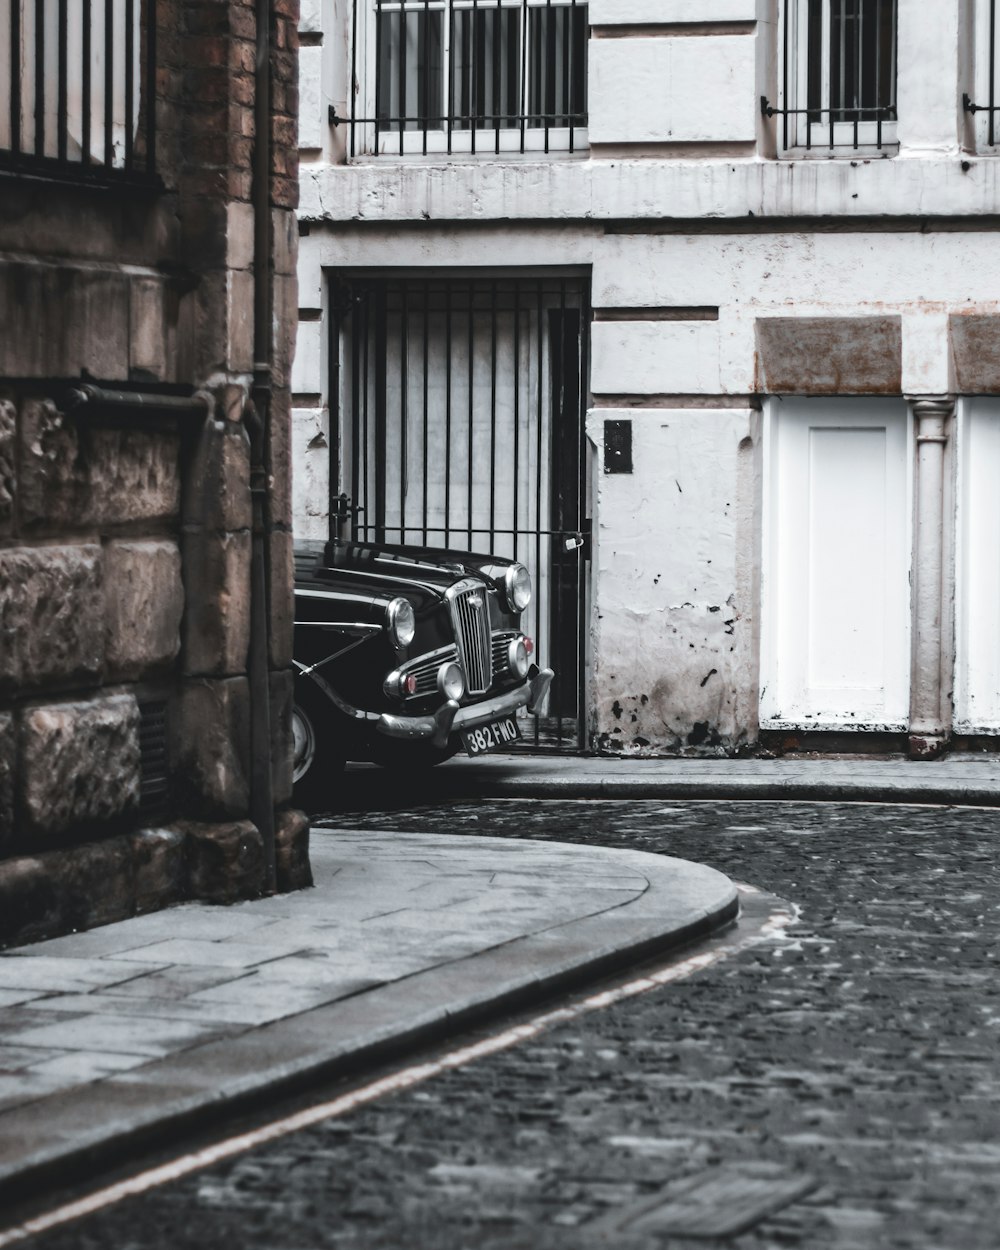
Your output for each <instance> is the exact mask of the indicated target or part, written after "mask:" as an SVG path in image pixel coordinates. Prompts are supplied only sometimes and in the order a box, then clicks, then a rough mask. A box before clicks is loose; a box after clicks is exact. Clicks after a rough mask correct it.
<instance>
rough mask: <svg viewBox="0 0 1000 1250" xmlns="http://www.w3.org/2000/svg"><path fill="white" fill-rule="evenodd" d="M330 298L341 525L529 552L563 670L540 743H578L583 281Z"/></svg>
mask: <svg viewBox="0 0 1000 1250" xmlns="http://www.w3.org/2000/svg"><path fill="white" fill-rule="evenodd" d="M339 294H340V298H339V299H338V300H335V301H334V302H335V304H336V306H337V307H338V308H339V312H340V316H339V318H338V321H337V325H338V331H337V333H338V337H339V342H337V343H335V344H334V345H333V348H334V350H333V351H332V352H331V359H332V360H334V361H335V362H337V370H336V371H337V372H339V385H338V386H336V387H333V386H332V387H331V390H336V392H338V393H337V394H336V395H334V396H332V399H333V400H334V402H337V403H339V405H340V419H339V421H336V422H334V423H333V424H334V425H335V427H338V428H339V437H338V438H337V439H335V440H331V474H330V482H331V531H332V532H333V533H334V534H335V535H336V534H339V535H340V536H341V537H345V536H349V535H350V536H353V537H355V538H356V539H358V540H361V541H365V540H367V541H373V542H390V543H396V542H398V543H411V544H423V545H429V546H432V547H451V548H459V549H462V550H470V551H488V552H493V553H495V554H497V555H500V556H506V557H510V558H513V559H518V560H521V561H523V562H524V563H525V564H527V565H528V567H529V568H530V570H531V574H532V579H533V581H534V586H535V594H534V598H533V602H532V605H531V606H530V607H529V608H528V616H529V618H530V620H529V621H528V623H527V624H526V629H527V632H529V633H530V634H531V635H532V637H533V638H534V639H535V643H536V648H537V655H538V658H539V661H540V663H542V664H551V666H552V667H553V668H554V669H555V671H556V678H555V681H554V682H553V685H552V690H551V693H550V696H549V706H548V715H547V716H546V717H545V718H542V719H540V720H539V722H538V724H537V727H536V729H535V731H534V737H533V741H532V742H531V745H532V746H534V747H542V746H546V747H549V746H551V747H556V748H562V749H566V750H578V749H582V748H583V746H584V745H585V740H586V739H585V732H584V710H585V709H584V688H583V680H584V678H583V674H584V658H585V624H586V619H587V617H586V602H587V597H588V585H587V581H588V569H589V563H588V562H589V556H590V535H589V522H588V520H587V518H588V515H589V510H590V507H589V503H590V501H589V474H588V464H587V456H586V445H585V440H584V437H583V426H584V416H585V413H586V408H587V400H588V377H589V359H588V344H589V326H590V310H589V296H588V292H587V288H586V285H585V283H584V281H583V280H582V279H580V278H568V277H551V276H537V277H519V278H516V279H511V278H501V277H481V276H476V277H448V278H441V277H424V276H421V277H392V278H386V277H371V276H360V277H356V278H351V279H348V280H347V281H346V285H345V286H343V287H342V288H341V290H340V292H339Z"/></svg>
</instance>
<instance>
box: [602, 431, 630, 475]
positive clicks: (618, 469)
mask: <svg viewBox="0 0 1000 1250" xmlns="http://www.w3.org/2000/svg"><path fill="white" fill-rule="evenodd" d="M604 472H605V473H631V472H632V422H631V421H605V422H604Z"/></svg>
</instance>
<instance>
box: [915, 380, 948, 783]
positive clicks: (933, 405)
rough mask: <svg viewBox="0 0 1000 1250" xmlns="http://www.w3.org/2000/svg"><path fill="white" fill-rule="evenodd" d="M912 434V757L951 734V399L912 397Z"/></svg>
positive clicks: (929, 752)
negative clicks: (948, 449)
mask: <svg viewBox="0 0 1000 1250" xmlns="http://www.w3.org/2000/svg"><path fill="white" fill-rule="evenodd" d="M911 405H912V411H913V418H914V425H915V435H916V471H915V481H914V500H915V508H914V527H913V599H912V623H913V628H912V635H911V644H910V647H911V651H910V655H911V671H910V731H909V752H910V757H911V758H912V759H930V758H933V757H934V756H936V755H938V754H939V753H940V752H941V750H942V749H943V748H944V747H945V745H946V744H947V742H948V739H949V738H950V736H951V707H950V700H949V685H950V682H949V681H948V671H949V665H948V663H947V661H946V657H945V641H946V634H947V636H950V630H948V631H946V628H945V626H946V615H945V614H946V607H945V586H946V582H947V579H946V560H947V558H948V549H949V547H948V544H947V542H946V537H945V535H946V525H945V521H946V518H945V506H944V503H945V497H946V479H945V470H946V458H945V447H946V444H947V443H948V439H949V437H950V427H951V420H952V417H953V415H954V412H955V401H954V399H952V398H949V397H938V398H927V399H914V400H911Z"/></svg>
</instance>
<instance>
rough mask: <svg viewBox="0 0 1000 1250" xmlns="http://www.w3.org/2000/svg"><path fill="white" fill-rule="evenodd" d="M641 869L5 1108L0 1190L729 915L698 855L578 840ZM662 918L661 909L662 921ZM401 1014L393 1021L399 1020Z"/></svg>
mask: <svg viewBox="0 0 1000 1250" xmlns="http://www.w3.org/2000/svg"><path fill="white" fill-rule="evenodd" d="M590 849H591V850H592V851H593V852H594V853H599V854H600V855H602V856H608V857H613V858H615V859H617V860H618V861H619V862H620V863H622V864H623V866H627V867H629V868H631V869H633V870H634V869H636V868H637V867H639V866H640V865H641V871H642V873H643V875H644V877H645V878H646V881H647V888H646V890H645V891H644V892H643V893H642V894H641V895H639V896H638V897H637V898H633V899H632V900H631V901H629V902H627V903H624V904H621V905H619V906H618V907H616V908H613V909H608V910H604V911H601V912H598V913H595V914H593V915H590V916H586V917H583V918H580V919H578V920H571V921H568V922H566V923H565V924H561V925H558V926H556V927H555V928H553V929H548V930H542V931H540V932H537V933H534V934H529V935H526V936H524V937H520V938H516V939H514V940H513V941H510V942H507V943H503V944H501V945H499V946H496V947H493V948H490V949H488V950H485V951H482V952H479V953H477V954H473V955H470V956H467V957H465V958H464V959H459V960H455V961H452V962H450V963H446V964H442V965H439V966H438V967H436V968H432V969H429V970H427V971H424V972H419V973H416V974H414V975H412V976H410V977H407V978H403V979H400V980H398V981H395V982H392V983H389V984H387V985H384V986H382V987H380V988H378V989H375V990H372V991H369V992H367V993H361V994H357V995H355V996H353V997H351V998H347V999H342V1000H339V1001H337V1002H333V1003H330V1004H327V1005H324V1006H321V1007H317V1008H314V1009H312V1010H310V1011H307V1012H302V1013H300V1014H298V1015H296V1016H291V1017H286V1018H285V1019H283V1020H279V1021H275V1022H273V1023H272V1024H268V1025H264V1026H261V1027H258V1028H253V1029H250V1030H248V1031H247V1032H246V1033H244V1034H240V1035H239V1036H237V1037H235V1038H227V1039H223V1040H216V1041H212V1042H208V1043H205V1044H203V1045H200V1046H195V1047H191V1048H189V1049H188V1050H185V1051H181V1052H179V1053H177V1054H175V1055H172V1056H169V1057H167V1058H165V1059H162V1060H159V1061H157V1062H156V1063H154V1064H152V1065H149V1066H148V1067H147V1068H146V1069H145V1076H146V1077H147V1078H148V1077H149V1075H150V1073H151V1072H153V1070H154V1069H155V1072H154V1075H155V1080H154V1081H152V1082H150V1081H149V1080H148V1079H147V1080H146V1081H145V1083H143V1084H140V1083H139V1082H138V1081H137V1080H135V1079H130V1078H129V1074H127V1073H125V1074H122V1075H121V1076H117V1077H111V1078H107V1079H105V1080H103V1081H100V1082H97V1083H92V1084H91V1085H86V1086H81V1087H78V1088H76V1089H74V1090H71V1091H69V1092H67V1093H66V1094H65V1095H62V1096H59V1097H58V1098H56V1097H53V1098H51V1099H46V1104H47V1105H46V1107H45V1115H44V1117H43V1120H44V1128H45V1133H46V1137H47V1140H46V1141H44V1142H40V1141H39V1119H40V1117H39V1114H38V1111H37V1109H35V1108H34V1107H33V1105H32V1104H27V1105H26V1106H25V1107H24V1108H23V1111H22V1110H21V1109H20V1108H19V1109H15V1110H14V1111H12V1112H9V1113H7V1115H6V1116H5V1117H4V1118H5V1120H6V1121H7V1123H6V1124H5V1126H4V1128H5V1135H6V1136H7V1137H8V1139H10V1137H12V1136H15V1137H16V1135H17V1133H18V1131H19V1129H20V1131H22V1132H23V1141H24V1142H26V1143H30V1142H32V1141H34V1142H35V1143H36V1144H35V1146H34V1148H33V1149H31V1150H30V1151H29V1152H28V1153H26V1154H24V1155H23V1156H21V1157H19V1158H15V1159H11V1160H8V1161H6V1162H4V1163H0V1198H3V1199H7V1200H11V1199H17V1200H23V1199H24V1198H25V1197H27V1196H29V1195H30V1194H31V1193H32V1192H33V1191H38V1190H39V1189H41V1188H43V1187H44V1186H46V1185H48V1184H50V1183H58V1184H59V1185H65V1184H66V1183H67V1182H71V1181H79V1180H81V1179H83V1178H84V1177H86V1176H87V1175H88V1174H92V1173H94V1172H95V1171H97V1170H98V1169H101V1168H106V1167H108V1166H111V1165H114V1164H115V1163H118V1162H120V1161H121V1160H122V1159H123V1158H125V1157H126V1156H128V1155H134V1154H135V1153H136V1152H138V1151H140V1150H143V1149H148V1148H150V1147H152V1146H155V1145H157V1144H158V1143H159V1144H162V1143H163V1142H164V1141H165V1139H167V1138H168V1137H170V1136H171V1135H174V1134H178V1133H180V1132H182V1131H183V1132H190V1131H192V1130H197V1129H203V1128H207V1127H209V1126H211V1125H213V1124H215V1123H217V1121H218V1119H219V1118H220V1116H223V1115H230V1114H233V1113H236V1112H245V1111H248V1110H251V1109H253V1108H254V1107H255V1106H259V1105H260V1104H262V1103H264V1102H265V1101H267V1100H270V1099H273V1098H275V1097H278V1096H284V1095H288V1094H292V1093H295V1092H297V1091H301V1090H302V1089H303V1088H305V1087H307V1086H308V1085H310V1084H313V1083H315V1082H317V1081H321V1080H323V1081H325V1080H331V1079H335V1078H341V1077H345V1076H353V1075H357V1074H360V1073H362V1072H364V1071H365V1070H367V1069H370V1068H372V1067H374V1066H375V1065H377V1064H381V1063H384V1062H385V1061H387V1060H391V1059H393V1058H398V1057H400V1056H401V1055H403V1054H406V1053H408V1052H411V1051H413V1050H414V1049H416V1048H419V1047H423V1046H426V1045H428V1044H431V1043H437V1042H441V1041H442V1040H444V1039H446V1038H448V1037H450V1036H452V1035H454V1034H456V1033H459V1032H463V1031H465V1030H467V1029H469V1028H470V1027H472V1026H476V1025H481V1024H482V1023H484V1022H485V1021H488V1020H490V1019H492V1018H495V1017H496V1016H499V1015H502V1014H505V1013H508V1012H510V1011H514V1010H523V1009H524V1008H526V1007H529V1006H532V1005H535V1004H537V1003H538V1002H539V1001H540V1000H544V999H549V998H551V997H553V996H555V995H557V994H561V993H565V992H566V991H570V990H574V989H578V988H580V987H581V986H583V985H585V984H588V983H590V982H593V981H594V980H598V979H600V978H602V977H605V976H607V975H609V974H612V973H614V972H617V971H620V970H622V969H623V968H625V967H628V966H630V965H634V964H636V963H639V962H642V961H644V960H646V959H649V958H651V957H654V956H657V955H663V954H665V953H667V952H669V951H671V950H675V949H676V948H678V947H680V946H684V945H687V944H688V943H690V942H692V941H694V940H696V939H699V938H702V937H705V936H707V935H708V934H710V933H713V932H715V931H717V930H719V929H721V928H724V927H726V926H728V925H729V924H730V923H732V922H733V921H734V920H735V919H736V917H737V915H738V911H739V902H738V897H737V894H736V890H735V888H734V887H733V885H732V883H731V882H730V881H729V879H728V878H727V877H724V876H723V875H722V874H721V873H719V872H716V871H715V870H714V869H711V868H706V867H704V866H703V865H699V864H691V863H689V862H688V861H686V860H678V859H672V858H669V857H666V856H660V855H651V854H647V853H644V852H639V851H621V850H611V849H607V848H590ZM670 917H672V919H670ZM402 1022H405V1023H402Z"/></svg>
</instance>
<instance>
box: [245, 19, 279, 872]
mask: <svg viewBox="0 0 1000 1250" xmlns="http://www.w3.org/2000/svg"><path fill="white" fill-rule="evenodd" d="M256 20H257V48H256V64H255V69H254V148H253V211H254V238H253V272H254V309H253V317H254V351H253V355H254V366H253V388H252V391H251V400H252V402H251V403H250V404H248V405H247V409H246V411H245V413H244V418H243V419H244V424H245V426H246V430H247V433H248V435H249V436H250V495H251V499H252V503H253V542H252V548H251V565H250V662H249V666H248V667H249V673H248V676H249V680H250V769H251V774H250V819H251V820H252V821H253V823H254V824H255V825H256V826H257V828H258V829H259V830H260V833H261V837H262V838H263V841H264V865H265V882H266V886H265V888H266V890H267V892H268V893H269V894H273V893H274V891H275V889H276V886H277V882H276V868H275V847H274V793H273V788H272V784H271V780H272V778H271V688H270V684H271V683H270V653H271V613H270V581H271V578H270V572H271V570H270V559H269V555H270V553H269V549H268V541H267V539H268V529H269V527H268V522H269V520H270V517H269V511H270V509H269V507H268V503H269V497H268V472H267V461H268V450H269V448H268V443H269V439H268V435H269V430H270V418H271V350H272V327H271V305H272V295H271V0H257V3H256Z"/></svg>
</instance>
